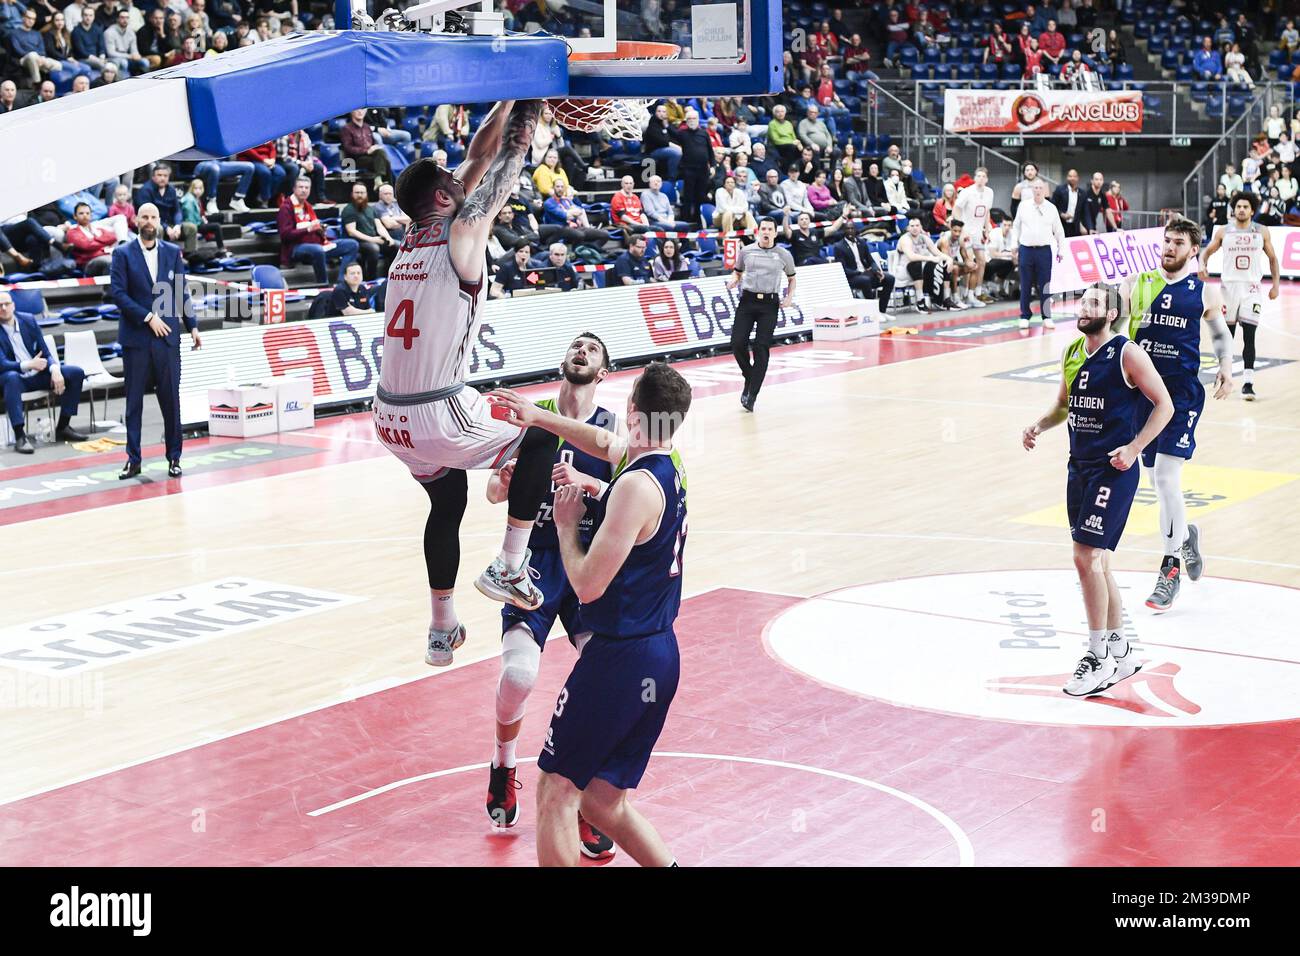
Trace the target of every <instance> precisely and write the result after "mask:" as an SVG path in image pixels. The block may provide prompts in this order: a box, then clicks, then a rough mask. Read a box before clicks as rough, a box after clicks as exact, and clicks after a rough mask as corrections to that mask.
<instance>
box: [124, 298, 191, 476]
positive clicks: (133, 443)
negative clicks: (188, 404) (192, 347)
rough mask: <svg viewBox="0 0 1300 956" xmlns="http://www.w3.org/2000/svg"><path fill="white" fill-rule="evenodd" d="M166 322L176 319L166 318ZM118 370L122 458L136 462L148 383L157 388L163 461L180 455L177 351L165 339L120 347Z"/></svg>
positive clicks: (179, 366)
mask: <svg viewBox="0 0 1300 956" xmlns="http://www.w3.org/2000/svg"><path fill="white" fill-rule="evenodd" d="M167 321H168V322H171V323H175V322H179V321H180V319H177V318H174V317H169V318H168V320H167ZM122 373H123V376H124V377H125V378H126V457H127V458H128V459H129V460H130V461H132V462H134V463H135V464H139V463H140V421H141V418H142V417H143V414H144V393H145V391H146V390H147V389H148V388H149V385H150V384H151V383H152V384H153V385H154V386H155V388H156V389H157V391H158V407H159V409H161V410H162V417H163V433H164V435H165V436H166V440H167V460H168V461H180V457H181V350H180V345H179V343H177V342H173V341H171V340H169V339H159V338H155V339H151V340H150V342H149V346H148V347H147V348H124V349H122Z"/></svg>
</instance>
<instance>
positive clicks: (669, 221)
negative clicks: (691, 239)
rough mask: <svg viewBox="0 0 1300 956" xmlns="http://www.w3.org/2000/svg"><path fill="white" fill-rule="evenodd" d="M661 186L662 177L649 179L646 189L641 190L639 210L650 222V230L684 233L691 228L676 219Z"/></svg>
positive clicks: (655, 176) (662, 182) (662, 183)
mask: <svg viewBox="0 0 1300 956" xmlns="http://www.w3.org/2000/svg"><path fill="white" fill-rule="evenodd" d="M663 185H664V180H663V177H662V176H659V175H654V176H651V177H650V182H649V184H648V185H647V186H646V188H645V189H643V190H641V209H642V210H643V211H644V212H645V215H646V218H647V219H648V220H649V222H650V228H652V229H663V230H666V231H670V232H678V231H685V230H688V229H690V228H692V227H691V224H690V223H688V222H682V221H681V220H680V219H678V218H677V214H676V213H675V212H674V211H673V204H672V202H671V201H670V200H669V199H668V197H667V196H666V195H665V194H664V192H663Z"/></svg>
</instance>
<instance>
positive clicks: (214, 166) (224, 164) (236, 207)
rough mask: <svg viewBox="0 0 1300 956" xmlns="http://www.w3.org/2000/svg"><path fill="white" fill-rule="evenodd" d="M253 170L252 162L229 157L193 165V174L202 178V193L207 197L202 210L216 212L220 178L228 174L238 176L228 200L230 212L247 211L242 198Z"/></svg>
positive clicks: (251, 179)
mask: <svg viewBox="0 0 1300 956" xmlns="http://www.w3.org/2000/svg"><path fill="white" fill-rule="evenodd" d="M254 171H255V170H254V166H253V164H252V163H249V162H243V161H239V160H229V159H220V160H218V159H207V160H204V161H203V162H201V163H199V164H198V165H197V166H195V167H194V175H195V177H196V178H198V179H201V180H203V194H204V195H205V196H207V197H208V201H207V208H206V210H204V211H205V212H206V213H207V215H209V216H215V215H216V214H217V192H218V189H219V188H220V184H221V180H223V179H226V178H228V177H230V176H238V177H239V182H238V183H236V184H235V194H234V196H233V197H232V198H231V200H230V209H231V211H232V212H248V203H247V202H245V201H244V200H245V197H246V196H247V195H248V190H249V189H250V188H251V187H252V184H253V174H254Z"/></svg>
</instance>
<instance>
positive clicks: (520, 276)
mask: <svg viewBox="0 0 1300 956" xmlns="http://www.w3.org/2000/svg"><path fill="white" fill-rule="evenodd" d="M642 241H644V240H642ZM532 255H533V247H532V245H531V244H530V243H529V242H528V240H526V239H522V240H520V241H519V242H518V243H516V244H515V248H514V255H513V256H512V257H511V258H508V259H506V260H505V261H504V262H502V263H501V267H500V268H499V269H497V273H496V275H494V276H493V277H492V286H491V288H490V290H489V292H490V297H491V298H493V299H500V298H503V297H505V296H508V295H513V294H514V293H516V292H518V291H520V290H521V289H531V288H534V284H533V283H532V282H529V281H528V276H529V274H530V272H531V271H532V270H530V269H529V266H528V261H529V260H530V259H531V258H532Z"/></svg>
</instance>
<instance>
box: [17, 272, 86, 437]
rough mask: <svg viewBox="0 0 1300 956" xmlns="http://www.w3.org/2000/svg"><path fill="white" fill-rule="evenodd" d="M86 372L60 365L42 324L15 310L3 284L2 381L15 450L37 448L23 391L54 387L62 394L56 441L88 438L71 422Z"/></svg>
mask: <svg viewBox="0 0 1300 956" xmlns="http://www.w3.org/2000/svg"><path fill="white" fill-rule="evenodd" d="M85 378H86V374H85V373H84V372H83V371H82V370H81V369H79V368H77V366H75V365H60V364H59V357H58V356H57V355H55V354H54V353H53V352H52V351H51V350H50V347H49V345H48V344H47V343H46V341H45V336H43V335H42V334H41V327H40V326H39V325H37V324H36V320H35V319H33V318H32V317H31V316H29V315H23V316H21V317H20V316H19V315H18V314H17V313H16V312H15V311H14V299H13V296H11V295H10V294H9V293H8V292H7V291H6V290H4V289H3V288H0V383H2V384H3V386H4V396H5V408H6V410H7V411H8V412H9V422H10V424H11V425H13V428H14V438H15V442H14V450H15V451H17V452H18V453H19V454H20V455H30V454H32V453H33V452H34V451H36V444H35V442H33V441H32V436H31V435H28V434H27V432H26V431H25V430H24V428H23V392H35V391H45V390H51V391H53V392H54V394H55V395H59V396H61V397H62V399H63V402H62V404H61V406H60V408H59V423H58V425H57V426H56V427H55V430H54V437H55V440H56V441H85V440H86V436H85V435H83V434H81V432H78V431H74V430H73V429H72V426H71V425H70V424H69V422H71V421H72V417H73V416H74V415H76V414H77V405H78V404H79V403H80V402H81V383H82V382H83V381H84V380H85Z"/></svg>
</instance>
